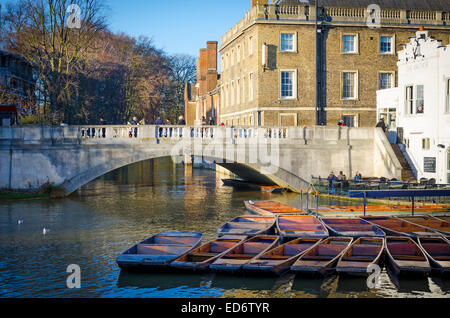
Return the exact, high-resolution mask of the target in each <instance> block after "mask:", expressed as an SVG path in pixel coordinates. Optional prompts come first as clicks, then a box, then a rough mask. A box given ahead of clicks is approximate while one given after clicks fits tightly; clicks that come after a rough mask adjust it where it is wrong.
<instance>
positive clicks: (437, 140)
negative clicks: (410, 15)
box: [377, 31, 450, 184]
mask: <svg viewBox="0 0 450 318" xmlns="http://www.w3.org/2000/svg"><path fill="white" fill-rule="evenodd" d="M397 65H398V87H397V88H392V89H386V90H380V91H378V92H377V108H378V111H377V113H378V116H379V118H381V117H383V118H385V121H386V124H388V126H390V127H389V130H390V132H389V135H390V138H389V139H390V141H391V142H395V139H397V138H396V134H397V133H398V137H399V138H398V140H399V142H401V143H402V144H403V145H404V147H403V149H404V150H405V153H406V157H407V158H408V157H409V158H408V159H409V161H410V164H411V165H412V166H413V168H414V169H413V170H416V171H415V172H416V173H417V178H418V179H421V178H426V179H435V180H436V182H437V183H441V184H442V183H449V184H450V45H448V46H442V45H441V42H440V41H436V40H434V39H433V38H430V37H429V36H428V32H427V31H419V32H417V33H416V36H415V37H413V38H411V41H410V43H408V44H407V45H405V47H404V49H403V50H402V51H400V52H399V61H398V63H397Z"/></svg>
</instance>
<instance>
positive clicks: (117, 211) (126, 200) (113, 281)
mask: <svg viewBox="0 0 450 318" xmlns="http://www.w3.org/2000/svg"><path fill="white" fill-rule="evenodd" d="M249 199H253V200H259V199H263V200H268V199H271V200H278V201H281V202H284V203H287V204H291V205H294V206H297V207H300V202H299V196H298V195H295V194H275V195H269V194H263V193H259V192H242V191H233V189H232V188H229V187H224V186H223V185H222V182H221V176H218V175H216V173H215V172H213V171H210V170H204V169H194V170H192V169H186V170H185V169H184V167H182V166H175V165H173V164H172V161H171V160H170V158H167V159H159V160H154V161H147V162H142V163H139V164H136V165H132V166H129V167H126V168H123V169H120V170H117V171H114V172H111V173H110V174H108V175H106V176H104V177H102V178H100V179H98V180H95V181H94V182H91V183H90V184H88V185H86V186H85V187H83V188H82V189H81V190H80V191H78V192H77V193H75V194H74V195H73V196H71V197H70V198H68V199H65V200H51V201H42V200H32V201H18V202H11V201H9V202H1V201H0V297H171V298H172V297H182V298H185V297H450V281H442V280H440V279H437V278H432V279H431V278H424V279H421V280H400V281H397V280H395V279H391V278H390V277H389V275H388V273H386V271H385V270H383V273H382V277H381V286H380V287H379V288H378V289H374V290H368V289H367V287H366V282H365V279H345V278H341V277H338V276H330V277H328V278H325V279H320V278H315V279H304V278H295V279H294V277H293V276H292V275H286V276H283V277H281V278H254V277H252V278H250V277H233V276H221V275H215V274H203V275H197V274H192V275H191V274H189V275H181V274H130V273H126V272H121V271H120V269H119V267H118V266H117V265H116V263H115V258H116V257H117V256H118V255H119V254H120V253H121V252H122V251H123V250H125V249H126V248H128V247H130V246H131V245H133V244H134V243H136V242H138V241H141V240H142V239H144V238H146V237H148V236H150V235H152V234H155V233H158V232H162V231H198V232H203V233H204V239H203V241H206V240H210V239H213V238H215V237H216V231H217V228H219V227H220V226H221V225H222V224H223V223H225V222H226V221H228V220H230V219H231V218H233V217H235V216H238V215H241V214H245V208H244V205H243V201H244V200H249ZM327 203H328V202H325V201H324V202H321V204H327ZM331 203H332V204H335V203H338V202H331ZM311 204H313V203H311ZM345 204H348V202H346V203H345ZM19 220H23V223H22V224H19V223H18V221H19ZM44 228H46V229H49V230H50V231H49V232H48V233H47V234H46V235H43V229H44ZM69 264H78V265H79V266H80V267H81V280H82V281H81V289H79V290H73V289H68V288H66V278H67V275H68V274H67V273H66V268H67V266H68V265H69Z"/></svg>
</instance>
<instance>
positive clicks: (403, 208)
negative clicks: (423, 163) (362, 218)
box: [318, 205, 450, 213]
mask: <svg viewBox="0 0 450 318" xmlns="http://www.w3.org/2000/svg"><path fill="white" fill-rule="evenodd" d="M449 209H450V207H449V206H448V205H424V206H414V211H416V212H419V213H420V212H441V211H442V212H444V211H449ZM411 210H412V207H411V206H407V205H394V206H383V205H377V206H366V212H409V211H411ZM318 212H319V213H327V212H345V213H350V212H358V213H361V212H364V206H328V207H323V208H320V209H319V210H318Z"/></svg>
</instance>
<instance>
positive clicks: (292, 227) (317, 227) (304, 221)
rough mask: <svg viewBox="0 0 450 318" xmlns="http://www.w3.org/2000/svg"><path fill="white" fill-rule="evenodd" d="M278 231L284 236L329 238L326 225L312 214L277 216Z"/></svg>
mask: <svg viewBox="0 0 450 318" xmlns="http://www.w3.org/2000/svg"><path fill="white" fill-rule="evenodd" d="M277 231H278V233H279V234H280V236H281V237H282V238H283V239H284V238H306V237H307V238H327V237H328V236H329V233H328V230H327V228H326V227H325V225H324V224H323V223H322V221H320V220H319V219H318V218H316V217H314V216H312V215H283V216H278V217H277Z"/></svg>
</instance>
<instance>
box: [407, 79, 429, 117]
mask: <svg viewBox="0 0 450 318" xmlns="http://www.w3.org/2000/svg"><path fill="white" fill-rule="evenodd" d="M418 86H422V87H423V91H424V94H423V95H424V96H423V107H424V110H423V112H422V113H418V112H417V101H418V100H419V99H418V95H417V94H418V91H419V90H418V89H417V87H418ZM409 87H412V95H413V96H412V99H411V98H410V97H409V95H408V88H409ZM404 92H405V108H406V109H405V114H406V115H407V116H423V115H424V114H425V84H409V85H405V90H404ZM411 106H412V112H411V111H410V107H411Z"/></svg>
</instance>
